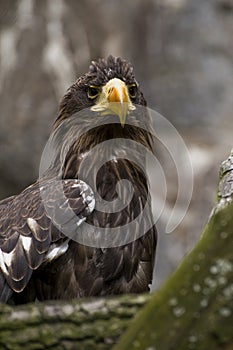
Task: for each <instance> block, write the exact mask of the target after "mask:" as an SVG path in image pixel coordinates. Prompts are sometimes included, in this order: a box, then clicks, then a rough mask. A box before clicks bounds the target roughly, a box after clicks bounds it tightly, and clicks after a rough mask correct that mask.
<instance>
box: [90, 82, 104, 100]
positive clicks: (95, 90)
mask: <svg viewBox="0 0 233 350" xmlns="http://www.w3.org/2000/svg"><path fill="white" fill-rule="evenodd" d="M100 92H101V87H99V86H92V85H90V86H88V90H87V96H88V98H90V99H94V98H96V97H97V96H98V95H99V94H100Z"/></svg>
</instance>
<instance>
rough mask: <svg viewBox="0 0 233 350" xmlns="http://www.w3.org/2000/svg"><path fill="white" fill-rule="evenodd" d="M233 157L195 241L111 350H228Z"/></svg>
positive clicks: (232, 321) (232, 302) (232, 301)
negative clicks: (202, 228) (192, 247)
mask: <svg viewBox="0 0 233 350" xmlns="http://www.w3.org/2000/svg"><path fill="white" fill-rule="evenodd" d="M232 198H233V152H232V154H231V156H230V157H229V158H228V159H227V160H226V161H225V162H223V164H222V167H221V170H220V182H219V191H218V201H217V204H216V206H215V208H214V209H213V211H212V215H211V217H210V219H209V222H208V223H207V225H206V227H205V228H204V230H203V233H202V235H201V238H200V240H199V241H198V243H197V245H196V246H195V247H194V249H193V250H192V251H191V252H190V254H189V255H188V256H187V257H186V258H185V259H184V261H183V262H182V263H181V265H180V266H179V267H178V268H177V270H176V271H175V272H174V274H173V275H172V276H171V277H170V278H169V279H168V280H167V282H166V283H165V284H164V286H163V287H162V288H161V289H160V290H159V291H158V292H157V293H155V294H154V295H153V297H152V298H151V300H150V301H149V303H148V304H147V305H146V306H145V307H144V308H143V309H142V310H141V312H140V313H139V314H138V316H137V317H136V319H135V320H134V321H133V322H132V324H131V325H130V327H129V329H128V331H127V332H126V333H125V334H124V336H123V338H122V339H121V341H120V342H119V344H118V345H117V346H116V347H114V350H128V349H130V350H134V349H135V350H136V349H137V350H145V349H147V350H156V349H162V350H163V349H166V350H173V349H174V350H175V349H176V350H177V349H179V350H187V349H198V350H206V349H208V348H209V349H211V350H217V349H226V350H230V349H233V326H232V325H233V314H232V313H233V284H232V282H233V254H232V234H233V201H232Z"/></svg>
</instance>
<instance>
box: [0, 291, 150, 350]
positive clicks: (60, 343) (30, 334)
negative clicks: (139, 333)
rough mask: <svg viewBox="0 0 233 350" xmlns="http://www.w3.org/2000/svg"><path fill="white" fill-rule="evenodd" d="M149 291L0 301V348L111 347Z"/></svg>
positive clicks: (145, 299)
mask: <svg viewBox="0 0 233 350" xmlns="http://www.w3.org/2000/svg"><path fill="white" fill-rule="evenodd" d="M149 298H150V296H149V295H138V296H119V297H116V298H106V299H102V298H98V299H89V300H88V299H83V300H79V301H72V302H69V303H67V302H65V301H63V302H61V301H56V302H46V303H36V304H27V305H22V306H17V307H10V306H8V305H4V304H2V305H1V311H0V349H4V350H19V349H27V350H35V349H38V350H39V349H55V350H63V349H69V350H70V349H74V350H77V349H78V350H81V349H83V350H87V349H96V350H99V349H101V350H102V349H103V350H104V349H111V347H112V346H113V344H114V343H115V342H116V340H117V339H118V338H119V336H120V335H121V334H122V333H123V331H124V330H125V329H126V328H127V327H128V325H129V324H130V320H131V319H132V318H133V316H134V315H135V314H136V313H137V312H138V310H139V308H141V307H142V306H143V305H144V304H145V303H146V301H147V300H148V299H149Z"/></svg>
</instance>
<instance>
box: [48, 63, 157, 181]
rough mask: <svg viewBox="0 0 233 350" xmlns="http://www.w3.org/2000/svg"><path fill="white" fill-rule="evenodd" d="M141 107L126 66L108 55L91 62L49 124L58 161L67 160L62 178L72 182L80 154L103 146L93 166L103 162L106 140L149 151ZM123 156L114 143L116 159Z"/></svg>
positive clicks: (148, 123)
mask: <svg viewBox="0 0 233 350" xmlns="http://www.w3.org/2000/svg"><path fill="white" fill-rule="evenodd" d="M145 106H146V101H145V99H144V97H143V94H142V92H141V91H140V88H139V84H138V83H137V81H136V79H135V77H134V73H133V67H132V65H131V64H130V63H128V62H126V61H125V60H123V59H121V58H119V57H118V58H115V57H113V56H109V57H108V58H107V59H106V60H104V59H100V60H98V61H96V62H92V64H91V66H90V69H89V71H88V72H87V73H86V74H84V75H83V76H81V77H80V78H79V79H77V81H76V82H75V83H74V84H73V85H72V86H71V87H70V88H69V89H68V91H67V93H66V94H65V96H64V97H63V99H62V101H61V104H60V109H59V115H58V117H57V119H56V121H55V124H54V131H55V136H56V138H57V140H58V141H57V142H56V144H57V145H60V147H61V148H62V150H63V151H64V154H65V155H63V153H62V157H61V158H62V159H63V158H64V159H66V161H65V162H64V163H65V169H66V171H65V172H64V173H65V174H66V175H65V176H66V177H69V176H73V177H75V176H76V175H77V173H78V169H79V163H80V162H81V160H82V157H83V155H84V154H86V153H87V152H88V151H89V150H91V149H92V148H93V147H95V146H96V145H101V144H102V149H101V151H100V152H99V153H98V154H97V155H96V157H94V158H93V161H94V160H96V161H99V158H100V157H105V156H106V153H108V151H109V149H108V147H106V146H105V143H104V141H107V140H113V139H114V140H117V139H130V140H133V141H135V144H141V145H143V146H144V147H146V148H147V149H150V150H151V151H153V141H152V136H151V135H152V133H151V132H150V130H151V119H150V115H149V113H148V112H147V109H146V108H143V107H145ZM71 140H72V141H71ZM72 142H73V143H72ZM63 145H64V146H63ZM125 147H126V146H125ZM119 149H120V150H119ZM67 150H69V151H67ZM125 151H126V153H127V150H125V149H124V147H123V145H122V143H121V141H119V142H117V145H116V147H115V154H116V156H117V157H120V156H121V155H122V153H124V152H125ZM58 153H59V152H58ZM135 157H136V150H135ZM138 157H141V158H142V157H143V158H144V154H139V155H138ZM74 164H75V165H74ZM70 169H71V170H72V172H70ZM73 169H76V170H75V173H74V172H73ZM74 174H75V175H74Z"/></svg>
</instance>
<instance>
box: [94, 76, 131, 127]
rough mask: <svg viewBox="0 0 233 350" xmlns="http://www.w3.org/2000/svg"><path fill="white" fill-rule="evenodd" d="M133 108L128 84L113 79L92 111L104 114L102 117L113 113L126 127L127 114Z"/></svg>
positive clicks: (104, 88) (103, 90)
mask: <svg viewBox="0 0 233 350" xmlns="http://www.w3.org/2000/svg"><path fill="white" fill-rule="evenodd" d="M133 109H135V107H134V106H133V104H132V102H131V100H130V97H129V94H128V88H127V86H126V84H125V83H124V82H123V81H122V80H120V79H118V78H113V79H111V80H109V81H108V82H107V84H106V85H105V86H103V88H102V92H101V94H100V96H99V98H98V100H97V103H96V104H95V106H93V107H92V110H94V111H98V112H102V113H101V115H106V114H108V113H113V114H116V115H118V117H119V119H120V123H121V126H122V127H124V125H125V121H126V117H127V113H128V111H129V110H133Z"/></svg>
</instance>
